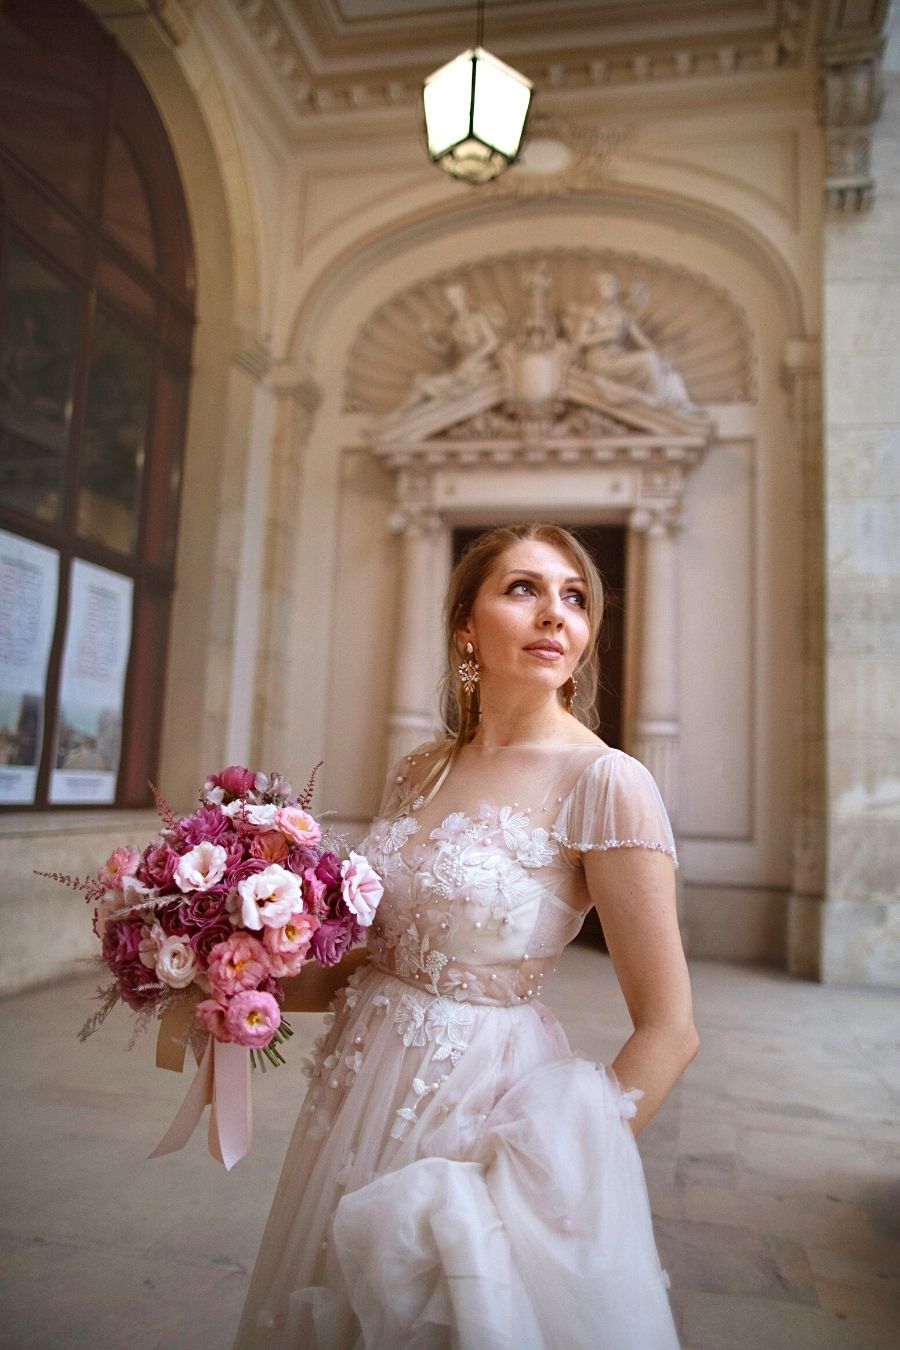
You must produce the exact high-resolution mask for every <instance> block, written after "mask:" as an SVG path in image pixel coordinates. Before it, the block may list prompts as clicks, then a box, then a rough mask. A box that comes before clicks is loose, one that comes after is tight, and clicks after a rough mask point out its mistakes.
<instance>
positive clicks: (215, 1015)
mask: <svg viewBox="0 0 900 1350" xmlns="http://www.w3.org/2000/svg"><path fill="white" fill-rule="evenodd" d="M196 1011H197V1021H198V1022H199V1023H200V1025H201V1026H202V1027H203V1029H204V1031H208V1032H209V1033H210V1035H211V1036H213V1037H214V1038H215V1039H216V1040H217V1041H223V1042H224V1043H225V1044H228V1043H229V1042H230V1041H231V1036H230V1035H229V1034H228V1029H227V1028H226V1026H225V1008H224V1007H223V1005H222V1004H221V1003H217V1002H216V1000H215V999H214V998H208V999H206V1000H204V1002H203V1003H198V1004H197V1010H196Z"/></svg>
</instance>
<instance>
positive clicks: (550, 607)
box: [541, 595, 565, 624]
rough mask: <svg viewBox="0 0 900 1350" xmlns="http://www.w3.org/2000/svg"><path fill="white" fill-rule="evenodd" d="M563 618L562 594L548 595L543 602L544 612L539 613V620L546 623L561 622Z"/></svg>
mask: <svg viewBox="0 0 900 1350" xmlns="http://www.w3.org/2000/svg"><path fill="white" fill-rule="evenodd" d="M564 619H565V607H564V606H563V602H562V596H560V595H548V597H547V599H546V601H545V602H544V612H543V614H542V615H541V621H542V622H543V623H547V624H561V623H562V622H563V621H564Z"/></svg>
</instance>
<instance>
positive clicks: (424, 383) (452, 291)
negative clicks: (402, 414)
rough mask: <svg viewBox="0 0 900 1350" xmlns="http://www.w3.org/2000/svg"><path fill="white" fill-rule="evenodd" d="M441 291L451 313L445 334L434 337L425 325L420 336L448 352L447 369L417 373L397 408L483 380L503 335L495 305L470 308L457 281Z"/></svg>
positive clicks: (445, 395) (434, 347) (443, 396)
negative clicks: (402, 402) (448, 362)
mask: <svg viewBox="0 0 900 1350" xmlns="http://www.w3.org/2000/svg"><path fill="white" fill-rule="evenodd" d="M443 294H444V298H445V299H446V301H447V303H448V305H449V306H450V310H451V313H452V318H451V321H450V325H449V328H448V329H447V332H446V335H445V336H443V337H441V338H436V337H435V336H434V335H433V333H432V331H431V329H430V327H427V326H425V327H423V329H422V339H423V342H424V343H425V345H426V346H427V347H429V348H430V349H431V351H433V352H436V353H438V354H439V355H441V356H447V355H449V356H451V357H452V358H453V364H452V365H451V367H450V369H449V370H443V371H438V372H436V373H431V374H421V375H417V376H416V377H415V379H414V381H413V386H412V390H411V391H410V395H409V398H408V399H407V400H406V402H405V404H404V405H403V409H402V410H401V411H404V410H406V411H408V410H409V409H410V408H413V407H416V406H417V405H418V404H420V403H423V402H427V401H428V400H429V399H446V398H452V397H453V396H454V395H455V394H460V393H463V392H465V390H466V389H470V388H471V387H472V386H473V385H475V384H477V383H478V382H479V381H480V380H483V379H484V377H485V376H486V375H487V374H489V373H490V370H491V367H492V363H493V358H494V356H495V354H496V352H497V349H498V348H499V346H500V343H501V341H502V339H503V328H504V316H503V314H502V312H501V311H500V309H499V306H491V307H489V308H485V309H473V308H472V307H471V306H470V305H469V299H468V296H467V294H466V288H465V286H463V285H462V283H460V282H452V283H448V284H447V285H446V286H444V287H443Z"/></svg>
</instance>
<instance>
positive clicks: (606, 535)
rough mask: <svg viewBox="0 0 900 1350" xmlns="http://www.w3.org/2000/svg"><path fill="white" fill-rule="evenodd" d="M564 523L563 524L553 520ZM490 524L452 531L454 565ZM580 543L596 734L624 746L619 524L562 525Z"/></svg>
mask: <svg viewBox="0 0 900 1350" xmlns="http://www.w3.org/2000/svg"><path fill="white" fill-rule="evenodd" d="M558 523H559V524H562V525H564V524H565V522H564V521H560V522H558ZM489 528H490V526H478V527H460V528H457V529H454V531H453V563H454V566H455V565H456V563H457V562H458V561H459V559H460V557H461V556H462V553H463V551H464V549H465V548H467V546H468V545H469V544H470V543H472V542H473V541H474V540H475V539H478V538H479V537H480V536H481V535H482V534H485V533H486V532H487V530H488V529H489ZM566 528H567V529H570V530H571V531H572V533H573V534H574V535H576V536H577V538H578V539H580V540H581V542H582V544H584V546H585V548H586V549H587V551H588V553H590V555H591V557H592V559H593V560H594V563H595V564H596V567H597V570H598V571H599V573H600V576H601V577H602V578H603V589H604V592H605V597H606V603H605V607H604V611H603V624H602V626H601V629H600V637H599V639H598V643H597V645H598V649H599V652H600V687H599V689H598V692H597V703H596V711H597V727H596V731H597V735H598V736H601V737H602V738H603V740H604V741H606V743H607V745H613V746H615V747H616V748H617V749H620V750H621V749H622V745H623V675H624V669H625V581H626V578H625V559H626V549H625V546H626V530H625V526H624V525H588V526H584V525H579V526H566ZM577 940H578V941H579V942H585V943H587V944H589V945H590V946H593V947H600V948H601V949H602V950H603V951H606V942H605V940H604V937H603V928H602V926H601V923H600V919H599V917H598V915H597V912H596V910H591V911H590V913H589V914H588V916H587V918H586V919H585V921H584V926H583V927H582V930H581V933H580V934H579V937H578V939H577Z"/></svg>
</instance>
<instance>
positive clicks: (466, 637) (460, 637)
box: [454, 623, 475, 652]
mask: <svg viewBox="0 0 900 1350" xmlns="http://www.w3.org/2000/svg"><path fill="white" fill-rule="evenodd" d="M454 636H455V639H456V645H457V647H458V648H459V650H460V652H464V651H465V650H466V643H467V642H471V643H472V644H473V646H474V643H475V634H474V633H473V632H472V625H471V624H470V623H465V624H463V626H462V628H457V630H456V633H455V634H454Z"/></svg>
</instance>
